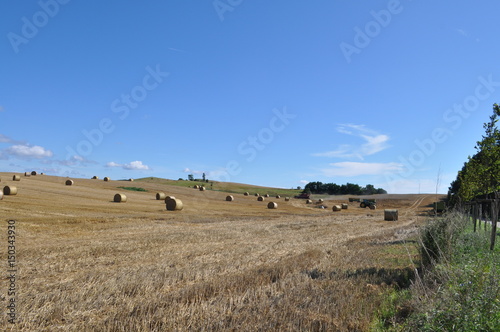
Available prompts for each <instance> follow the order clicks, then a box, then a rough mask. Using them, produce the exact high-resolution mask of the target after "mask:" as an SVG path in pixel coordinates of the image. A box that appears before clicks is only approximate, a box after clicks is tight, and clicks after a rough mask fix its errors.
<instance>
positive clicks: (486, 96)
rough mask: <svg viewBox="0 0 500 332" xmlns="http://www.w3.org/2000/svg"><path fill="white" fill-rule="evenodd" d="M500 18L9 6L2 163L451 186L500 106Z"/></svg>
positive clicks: (51, 170) (434, 12)
mask: <svg viewBox="0 0 500 332" xmlns="http://www.w3.org/2000/svg"><path fill="white" fill-rule="evenodd" d="M499 12H500V3H499V2H498V1H493V0H486V1H480V2H479V1H453V2H451V1H440V2H437V1H424V0H413V1H410V0H401V1H394V0H391V1H385V0H384V1H347V0H335V1H331V0H328V1H327V0H318V1H312V2H305V1H295V2H293V1H283V0H281V1H263V0H254V1H249V0H221V1H185V0H170V1H159V0H152V1H142V2H139V1H95V0H90V1H78V0H71V1H68V0H64V1H63V0H41V1H2V2H1V3H0V18H1V19H0V37H1V39H0V52H1V54H2V61H1V63H0V169H1V170H2V171H12V172H14V171H15V172H24V171H31V170H37V171H39V172H45V173H47V174H51V175H61V176H70V177H91V176H93V175H98V176H101V177H103V176H109V177H111V178H112V179H121V178H139V177H145V176H157V177H164V178H171V179H178V178H187V176H188V174H190V173H193V174H194V175H195V176H196V177H201V173H203V172H205V173H206V175H207V177H208V178H209V179H218V180H223V181H233V182H242V183H251V184H257V185H267V186H276V187H285V188H289V187H297V186H304V184H305V183H307V182H308V181H322V182H335V183H338V184H343V183H346V182H353V183H358V184H360V185H366V184H373V185H375V186H376V187H382V188H385V189H387V190H388V191H390V192H393V193H416V192H435V191H436V186H438V191H439V192H441V193H445V192H446V191H447V187H448V185H449V183H450V182H451V181H452V180H453V179H454V178H455V176H456V172H457V171H458V170H459V169H460V168H461V167H462V165H463V163H464V162H465V161H466V160H467V156H468V155H471V154H473V153H474V151H475V150H474V145H475V142H476V141H477V140H479V139H480V138H481V135H482V134H483V128H482V124H483V123H484V122H486V121H488V118H489V116H490V114H491V113H492V104H493V103H495V102H499V101H500V98H499V96H500V70H499V59H500V44H499V43H498V41H499V39H498V38H499V37H498V36H500V31H499V30H500V28H499V24H498V13H499ZM438 180H439V181H438Z"/></svg>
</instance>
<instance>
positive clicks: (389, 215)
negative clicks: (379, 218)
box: [384, 209, 398, 221]
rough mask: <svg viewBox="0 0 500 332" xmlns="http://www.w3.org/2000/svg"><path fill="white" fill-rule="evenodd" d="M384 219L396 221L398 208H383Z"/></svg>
mask: <svg viewBox="0 0 500 332" xmlns="http://www.w3.org/2000/svg"><path fill="white" fill-rule="evenodd" d="M384 220H385V221H397V220H398V210H393V209H385V210H384Z"/></svg>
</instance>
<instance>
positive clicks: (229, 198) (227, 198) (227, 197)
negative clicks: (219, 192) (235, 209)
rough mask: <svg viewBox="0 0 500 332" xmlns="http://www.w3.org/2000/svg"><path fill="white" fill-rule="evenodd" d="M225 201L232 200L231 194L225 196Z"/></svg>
mask: <svg viewBox="0 0 500 332" xmlns="http://www.w3.org/2000/svg"><path fill="white" fill-rule="evenodd" d="M226 201H228V202H232V201H234V197H233V196H232V195H227V196H226Z"/></svg>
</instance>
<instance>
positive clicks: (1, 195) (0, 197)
mask: <svg viewBox="0 0 500 332" xmlns="http://www.w3.org/2000/svg"><path fill="white" fill-rule="evenodd" d="M2 199H3V192H2V191H0V201H1V200H2Z"/></svg>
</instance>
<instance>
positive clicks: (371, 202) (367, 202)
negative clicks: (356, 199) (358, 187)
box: [359, 199, 377, 210]
mask: <svg viewBox="0 0 500 332" xmlns="http://www.w3.org/2000/svg"><path fill="white" fill-rule="evenodd" d="M359 207H362V208H366V207H369V208H370V210H375V209H376V208H377V200H375V199H362V200H361V203H359Z"/></svg>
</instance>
